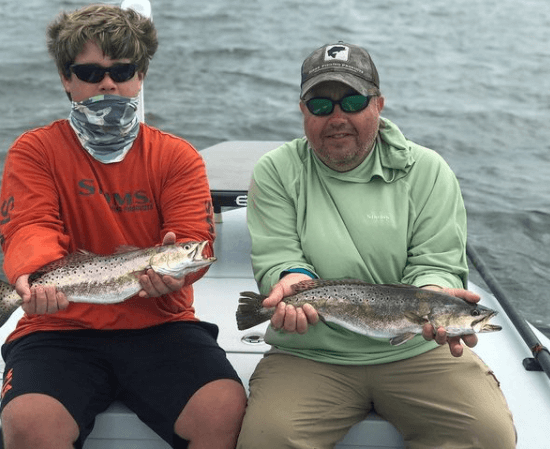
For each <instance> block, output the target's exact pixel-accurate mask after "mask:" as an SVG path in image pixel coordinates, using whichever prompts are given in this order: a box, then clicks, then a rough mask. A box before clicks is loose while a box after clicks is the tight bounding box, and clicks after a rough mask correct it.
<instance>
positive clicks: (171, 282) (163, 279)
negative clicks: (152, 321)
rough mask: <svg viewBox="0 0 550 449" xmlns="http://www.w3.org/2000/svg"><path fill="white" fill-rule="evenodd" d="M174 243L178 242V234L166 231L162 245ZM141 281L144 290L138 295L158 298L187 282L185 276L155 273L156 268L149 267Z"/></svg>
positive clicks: (140, 278)
mask: <svg viewBox="0 0 550 449" xmlns="http://www.w3.org/2000/svg"><path fill="white" fill-rule="evenodd" d="M174 243H176V234H174V233H173V232H168V233H166V235H165V236H164V239H163V241H162V245H163V246H164V245H173V244H174ZM139 283H140V284H141V288H142V290H141V291H140V292H139V293H138V295H139V296H140V297H141V298H156V297H158V296H162V295H166V294H167V293H171V292H175V291H177V290H180V289H181V288H182V287H183V284H184V283H185V276H184V277H183V278H181V279H176V278H175V277H172V276H166V275H165V276H161V275H159V274H157V273H155V271H154V270H152V269H149V270H147V272H146V274H142V275H141V276H140V277H139Z"/></svg>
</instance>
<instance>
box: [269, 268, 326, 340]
mask: <svg viewBox="0 0 550 449" xmlns="http://www.w3.org/2000/svg"><path fill="white" fill-rule="evenodd" d="M310 279H311V278H310V277H309V276H307V275H305V274H301V273H289V274H287V275H286V276H285V277H283V278H282V279H281V280H280V281H279V282H278V283H277V284H275V285H274V286H273V288H272V289H271V292H270V293H269V296H268V297H267V298H266V299H265V300H264V301H263V303H262V305H263V306H264V307H265V308H268V309H269V308H272V307H277V308H276V309H275V313H274V314H273V316H272V317H271V325H272V326H273V327H274V328H275V329H284V330H285V331H287V332H298V333H299V334H304V333H306V332H307V328H308V326H309V325H310V324H315V323H317V322H318V321H319V315H318V314H317V311H316V310H315V309H314V308H313V307H312V306H311V305H310V304H304V305H303V306H302V307H294V306H293V305H290V304H285V303H284V302H283V301H282V300H283V298H284V297H286V296H290V295H293V294H294V293H296V292H295V291H294V289H293V288H292V285H293V284H297V283H298V282H300V281H306V280H310Z"/></svg>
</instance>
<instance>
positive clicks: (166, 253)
mask: <svg viewBox="0 0 550 449" xmlns="http://www.w3.org/2000/svg"><path fill="white" fill-rule="evenodd" d="M207 243H208V242H206V241H205V242H186V243H176V244H173V245H163V246H154V247H151V248H144V249H134V250H131V251H126V252H119V253H116V254H112V255H109V256H101V255H97V254H92V253H88V252H78V253H74V254H70V255H68V256H67V257H64V258H62V259H59V260H57V261H54V262H52V263H50V264H48V265H45V266H44V267H42V268H40V269H39V270H38V271H36V272H35V273H33V274H32V275H31V276H29V284H30V285H31V286H33V285H55V286H56V288H57V290H58V291H60V292H62V293H64V294H65V295H66V296H67V299H68V300H69V301H72V302H87V303H94V304H115V303H118V302H122V301H124V300H126V299H128V298H130V297H132V296H134V295H135V294H136V293H138V292H139V291H140V290H141V285H140V283H139V280H138V277H137V276H138V275H139V274H142V273H143V272H144V271H145V270H148V269H149V268H151V269H153V270H154V271H155V272H156V273H158V274H160V275H169V276H173V277H175V278H182V277H184V276H185V275H187V274H189V273H193V272H195V271H197V270H200V269H201V268H204V267H207V266H209V265H210V264H212V263H213V262H214V261H215V260H216V258H215V257H203V255H202V252H203V250H204V248H205V246H206V245H207ZM21 304H22V300H21V297H20V296H19V295H18V294H17V292H16V291H15V288H14V287H13V286H12V285H10V284H7V283H6V282H2V281H0V326H2V325H3V324H4V323H5V322H6V321H7V320H8V318H9V317H10V315H11V314H12V313H13V312H14V311H15V310H16V309H17V308H18V307H19V306H20V305H21Z"/></svg>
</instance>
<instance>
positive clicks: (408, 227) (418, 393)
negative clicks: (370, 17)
mask: <svg viewBox="0 0 550 449" xmlns="http://www.w3.org/2000/svg"><path fill="white" fill-rule="evenodd" d="M379 86H380V83H379V77H378V73H377V71H376V67H375V66H374V63H373V62H372V60H371V58H370V55H369V54H368V53H367V52H366V51H365V50H364V49H362V48H360V47H357V46H354V45H350V44H345V43H342V42H339V43H337V44H334V45H327V46H323V47H321V48H319V49H318V50H316V51H315V52H313V53H312V54H311V55H310V56H309V57H308V58H307V59H306V60H305V61H304V64H303V66H302V85H301V87H302V91H301V102H300V109H301V111H302V113H303V116H304V128H305V134H306V136H305V137H304V138H302V139H297V140H294V141H292V142H289V143H287V144H285V145H283V146H281V147H279V148H277V149H275V150H273V151H272V152H269V153H268V154H266V155H265V156H264V157H263V158H262V159H261V160H260V161H259V162H258V164H257V165H256V167H255V169H254V174H253V179H252V183H251V186H250V190H249V199H248V226H249V230H250V234H251V238H252V263H253V268H254V274H255V277H256V280H257V281H258V284H259V286H260V290H261V292H262V293H265V294H268V293H269V297H268V298H267V299H266V300H265V301H264V306H265V307H276V312H275V314H274V316H273V318H272V320H271V326H270V328H269V329H268V332H267V334H266V342H268V343H269V344H271V345H272V350H271V351H270V352H269V353H268V355H267V356H266V357H264V359H263V360H262V361H261V362H260V363H259V365H258V367H257V369H256V371H255V373H254V375H253V376H252V378H251V381H250V391H251V394H250V399H249V406H248V409H247V413H246V416H245V421H244V424H243V429H242V431H241V437H240V439H239V444H238V447H239V448H241V449H248V448H250V449H251V448H258V447H262V448H263V447H269V448H273V449H277V448H318V449H320V448H327V449H328V448H332V447H334V445H335V444H336V443H337V442H338V441H339V440H340V439H341V438H342V437H343V436H344V435H345V434H346V432H347V431H348V430H349V428H350V427H351V426H352V425H353V424H355V423H356V422H358V421H360V420H361V419H363V418H364V417H365V415H366V414H367V413H368V412H369V411H370V410H371V409H372V408H374V409H375V410H376V411H377V412H378V413H379V414H380V415H382V416H384V417H385V418H386V419H388V420H389V421H390V422H392V423H393V424H394V425H395V426H396V427H397V429H398V430H399V431H400V432H401V433H402V434H403V436H404V439H405V441H406V442H407V443H408V444H410V447H411V448H428V447H429V448H433V447H438V448H439V447H442V448H443V447H453V448H455V447H468V448H474V447H479V448H499V449H503V448H512V447H515V430H514V426H513V422H512V418H511V415H510V412H509V410H508V407H507V406H506V402H505V400H504V397H503V395H502V393H501V391H500V389H499V387H498V383H497V381H496V380H495V379H494V378H493V377H492V376H488V373H489V368H488V367H486V366H485V365H484V364H483V363H482V362H481V361H480V360H479V358H477V356H476V355H475V354H474V353H473V352H472V351H471V350H469V348H468V347H473V346H475V344H476V343H477V337H476V336H475V335H470V336H464V337H463V338H462V340H463V341H464V343H465V344H466V346H467V347H466V348H464V347H463V346H462V344H461V341H460V340H461V339H460V338H459V337H455V338H447V335H446V334H445V331H444V329H443V328H441V329H435V330H434V329H433V328H432V327H431V326H430V325H426V326H425V327H424V332H423V335H422V336H417V337H415V338H414V339H412V340H411V341H409V342H407V343H406V344H403V345H400V346H391V345H390V344H389V341H388V340H385V339H377V338H370V337H366V336H363V335H359V334H356V333H354V332H351V331H348V330H346V329H344V328H342V327H339V326H337V325H331V326H330V327H329V326H327V325H326V324H324V323H322V322H319V317H318V315H317V312H316V311H315V310H314V309H313V307H311V306H307V305H306V306H304V307H303V308H294V307H292V306H289V305H286V304H285V303H284V301H283V298H284V297H285V296H287V295H289V294H291V293H292V287H291V286H292V285H293V284H295V283H297V282H300V281H302V280H306V279H311V278H323V279H340V278H357V279H362V280H364V281H367V282H371V283H380V284H390V283H404V284H412V285H415V286H418V287H423V288H431V289H441V290H444V291H445V292H447V293H449V294H451V295H454V296H458V297H461V298H464V299H466V300H469V301H473V302H476V301H478V300H479V297H478V296H477V295H476V294H474V293H472V292H469V291H467V290H465V289H464V287H465V286H466V280H467V274H468V266H467V261H466V254H465V245H466V211H465V208H464V203H463V200H462V196H461V192H460V187H459V185H458V181H457V179H456V177H455V175H454V174H453V172H452V171H451V169H450V168H449V166H448V165H447V164H446V163H445V161H444V160H443V159H442V158H441V157H440V156H439V155H438V154H437V153H435V152H434V151H432V150H430V149H427V148H424V147H422V146H420V145H417V144H415V143H413V142H411V141H409V140H407V139H406V138H405V137H404V136H403V134H402V133H401V132H400V130H399V129H398V128H397V127H396V126H395V125H394V124H393V123H391V122H390V121H389V120H387V119H384V118H382V117H381V116H380V113H381V111H382V109H383V107H384V97H383V96H382V95H381V93H380V89H379ZM446 343H448V345H449V349H450V350H449V349H445V347H443V346H439V345H445V344H446ZM474 391H475V394H474V393H473V392H474Z"/></svg>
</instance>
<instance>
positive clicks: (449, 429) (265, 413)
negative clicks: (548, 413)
mask: <svg viewBox="0 0 550 449" xmlns="http://www.w3.org/2000/svg"><path fill="white" fill-rule="evenodd" d="M373 408H374V410H375V411H376V412H377V413H378V414H379V415H381V416H382V417H384V418H385V419H387V420H388V421H390V422H391V423H392V424H393V425H394V426H395V427H396V428H397V430H399V432H400V433H401V434H402V435H403V438H404V439H405V442H406V443H407V447H409V448H411V449H427V448H438V449H443V448H453V449H459V448H464V449H474V448H484V449H488V448H494V449H511V448H515V446H516V445H515V442H516V433H515V428H514V424H513V421H512V415H511V413H510V411H509V409H508V406H507V404H506V401H505V399H504V396H503V394H502V392H501V390H500V388H499V386H498V382H497V380H496V379H495V377H494V375H493V374H492V372H491V371H490V370H489V368H488V367H487V366H486V365H485V364H484V363H483V362H482V361H481V360H480V359H479V358H478V357H477V356H476V355H475V354H474V353H473V352H472V351H470V350H469V349H467V348H464V354H463V356H462V357H459V358H455V357H453V356H452V355H451V354H450V352H449V348H448V347H447V346H442V347H440V348H437V349H434V350H433V351H429V352H427V353H425V354H422V355H419V356H417V357H413V358H411V359H408V360H403V361H399V362H394V363H388V364H383V365H369V366H343V365H330V364H325V363H318V362H314V361H311V360H307V359H302V358H299V357H293V356H289V355H284V354H272V355H268V356H266V357H264V358H263V359H262V360H261V362H260V363H259V364H258V366H257V368H256V371H255V372H254V374H253V376H252V378H251V380H250V399H249V405H248V408H247V412H246V415H245V418H244V423H243V427H242V431H241V435H240V437H239V442H238V445H237V448H238V449H283V448H292V449H306V448H307V449H331V448H333V447H334V445H335V444H336V443H337V442H338V441H339V440H340V439H342V438H343V437H344V435H345V434H346V433H347V431H348V430H349V429H350V427H351V426H353V425H354V424H355V423H357V422H359V421H360V420H362V419H364V418H365V416H366V415H367V413H368V412H369V411H370V410H372V409H373ZM366 438H368V436H367V437H366Z"/></svg>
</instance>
